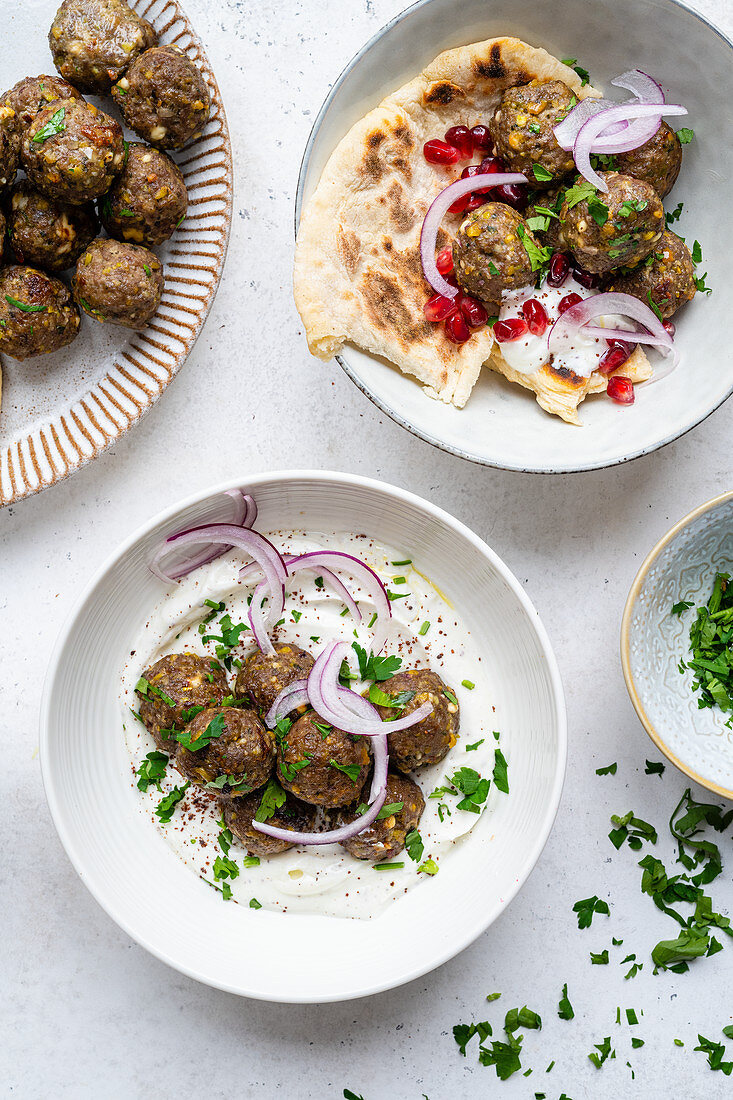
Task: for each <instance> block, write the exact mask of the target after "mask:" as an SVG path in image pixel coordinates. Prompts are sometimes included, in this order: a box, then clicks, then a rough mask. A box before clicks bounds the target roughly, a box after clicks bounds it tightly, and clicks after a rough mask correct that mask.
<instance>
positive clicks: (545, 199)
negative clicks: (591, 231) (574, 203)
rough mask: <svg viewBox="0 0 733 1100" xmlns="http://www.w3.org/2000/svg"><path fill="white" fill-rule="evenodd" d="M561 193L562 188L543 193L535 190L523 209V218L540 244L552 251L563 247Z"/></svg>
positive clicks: (560, 249)
mask: <svg viewBox="0 0 733 1100" xmlns="http://www.w3.org/2000/svg"><path fill="white" fill-rule="evenodd" d="M563 194H564V191H563V189H562V188H559V189H558V190H557V191H549V192H545V193H544V194H543V193H542V192H535V193H534V194H533V195H532V196H531V197H530V202H529V205H528V206H527V209H526V210H525V211H524V220H525V221H526V222H527V225H528V226H529V228H530V229H531V231H532V232H533V233H534V235H535V237H536V238H537V240H538V241H539V242H540V243H541V244H543V245H547V246H548V247H549V248H551V249H552V251H553V252H557V251H562V249H563V241H562V225H561V224H560V209H561V207H562V200H563ZM553 215H554V217H553Z"/></svg>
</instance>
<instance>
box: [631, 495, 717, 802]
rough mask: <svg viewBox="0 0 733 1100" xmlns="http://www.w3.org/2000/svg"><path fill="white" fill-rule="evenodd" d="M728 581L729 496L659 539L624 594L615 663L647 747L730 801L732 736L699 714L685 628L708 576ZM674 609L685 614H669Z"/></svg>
mask: <svg viewBox="0 0 733 1100" xmlns="http://www.w3.org/2000/svg"><path fill="white" fill-rule="evenodd" d="M719 572H720V573H731V574H733V492H728V493H723V495H722V496H719V497H715V498H714V499H713V500H709V501H707V503H706V504H701V505H700V507H699V508H696V509H695V510H694V511H693V512H690V514H689V515H687V516H685V517H684V519H681V520H680V521H679V523H677V524H675V526H674V527H672V529H671V530H670V531H668V532H667V534H666V535H665V536H664V537H663V538H662V539H660V541H659V542H658V543H657V545H656V546H655V547H654V549H653V550H652V551H651V553H650V554H649V555H648V556H647V558H646V560H645V562H644V563H643V565H642V567H641V569H640V570H639V572H638V574H637V576H636V579H635V580H634V583H633V584H632V586H631V591H630V592H629V595H628V598H627V600H626V607H625V609H624V616H623V621H622V624H621V663H622V665H623V670H624V678H625V680H626V687H627V689H628V692H629V695H630V697H631V702H632V703H633V704H634V707H635V708H636V713H637V714H638V715H639V718H640V719H641V721H642V723H643V725H644V728H645V729H646V731H647V733H648V734H649V736H650V737H651V739H652V741H653V742H654V744H655V745H656V746H657V748H659V749H660V750H661V751H662V752H663V753H664V754H665V756H666V757H667V758H668V759H669V760H670V761H671V763H673V764H674V765H675V767H677V768H679V769H680V771H683V772H684V773H685V775H688V776H689V777H690V779H694V780H695V782H696V783H700V784H702V786H704V787H707V788H708V790H710V791H713V792H714V793H715V794H718V795H722V796H723V797H724V798H727V799H730V800H731V801H733V728H731V727H729V726H728V725H727V722H728V721H729V720H730V719H731V715H730V714H725V713H723V711H721V710H720V709H719V708H718V707H712V708H704V709H701V708H700V707H699V706H698V698H699V694H698V693H697V692H693V689H692V684H693V680H694V673H693V671H692V670H691V669H689V668H685V669H683V670H682V671H680V662H681V661H682V662H685V664H686V663H687V660H688V658H689V657H690V656H691V654H690V625H691V624H692V623H693V622H694V620H695V617H696V608H697V607H699V606H701V605H703V604H706V603H707V601H708V599H709V597H710V594H711V592H712V588H713V581H714V579H715V574H716V573H719ZM681 601H686V602H689V603H691V605H692V606H691V607H689V608H686V609H684V610H682V611H681V612H680V613H679V614H673V613H672V608H673V606H674V605H675V604H677V603H680V602H681Z"/></svg>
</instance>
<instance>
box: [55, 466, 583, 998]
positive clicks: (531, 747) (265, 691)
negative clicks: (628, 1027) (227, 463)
mask: <svg viewBox="0 0 733 1100" xmlns="http://www.w3.org/2000/svg"><path fill="white" fill-rule="evenodd" d="M306 517H307V519H306ZM304 522H305V526H304ZM120 593H124V596H125V598H124V599H120ZM81 680H83V681H84V683H85V684H87V685H88V687H89V691H88V694H85V697H84V703H83V705H82V707H81V711H80V710H79V708H78V707H77V706H76V704H74V703H73V702H72V700H74V699H78V697H79V686H78V685H79V683H80V681H81ZM43 709H44V717H43V729H44V733H43V748H42V761H43V774H44V782H45V784H46V791H47V795H48V798H49V804H50V806H51V810H52V813H53V816H54V820H55V823H56V825H57V828H58V830H59V833H60V835H61V838H62V840H63V843H64V844H65V846H66V848H67V851H68V852H69V855H70V857H71V859H72V860H73V862H74V863H75V865H76V866H77V868H78V869H79V870H80V871H81V873H82V874H83V877H84V880H85V882H86V884H87V885H88V886H89V888H90V889H91V890H92V892H93V893H94V894H95V896H96V897H97V898H98V900H99V901H100V902H101V903H102V904H103V905H104V906H105V908H107V909H108V911H109V912H110V913H111V914H112V916H113V917H114V919H115V920H116V921H117V922H118V923H120V924H121V925H122V927H124V928H126V929H127V930H128V931H129V932H130V933H131V935H133V936H134V937H135V938H136V939H138V940H139V942H141V943H143V944H144V945H145V946H146V947H148V949H149V950H151V951H153V952H154V953H156V954H158V955H159V956H160V957H161V958H164V959H165V960H166V961H167V962H169V963H170V964H171V965H173V966H175V967H178V968H179V969H181V970H183V971H184V972H186V973H189V974H192V975H194V976H195V977H197V978H199V979H200V980H203V981H206V982H210V983H211V984H214V985H217V986H220V987H222V988H227V989H231V990H232V991H235V992H238V993H243V994H246V995H248V996H255V997H266V998H268V999H275V1000H301V1001H318V1000H327V999H338V998H342V997H349V996H358V995H360V994H361V993H365V992H373V991H375V990H376V989H380V988H388V987H389V986H392V985H395V984H398V983H400V982H402V981H407V980H409V978H410V977H415V976H417V974H419V973H424V972H425V971H426V970H428V969H430V968H431V967H433V966H436V965H438V963H439V962H440V961H442V960H443V959H445V958H448V957H450V956H451V955H452V954H454V953H455V952H456V951H458V950H460V949H461V947H462V946H465V944H467V943H468V942H470V940H471V939H473V938H474V937H475V936H476V935H477V934H478V933H479V932H480V931H481V930H482V929H483V928H485V927H486V926H487V924H488V923H490V922H491V921H492V920H493V919H494V917H495V916H496V915H497V914H498V913H499V912H501V910H502V909H503V908H504V907H505V906H506V905H507V904H508V903H509V901H510V900H511V898H512V897H513V896H514V894H515V893H516V891H517V890H518V889H519V888H520V886H521V884H522V883H523V882H524V880H525V878H526V877H527V875H528V874H529V871H530V869H531V867H532V866H533V864H534V862H535V860H536V859H537V857H538V855H539V852H540V851H541V848H542V846H543V844H544V842H545V839H546V837H547V834H548V832H549V829H550V826H551V823H552V820H553V818H554V814H555V811H556V808H557V804H558V802H559V797H560V790H561V786H562V778H563V774H564V766H565V751H566V750H565V716H564V705H563V700H562V690H561V687H560V681H559V677H558V673H557V668H556V664H555V659H554V656H553V655H552V652H551V650H550V648H549V643H548V641H547V638H546V636H545V634H544V630H543V628H542V626H541V624H540V623H539V620H538V618H537V615H536V612H535V611H534V609H533V608H532V607H531V605H530V604H529V601H528V600H527V598H526V596H525V595H524V593H523V592H522V590H521V587H520V586H519V584H518V582H517V581H516V580H515V578H513V577H512V575H511V573H510V572H509V571H508V570H507V569H506V566H504V565H503V563H501V562H500V561H499V559H498V558H496V556H495V555H494V554H493V553H492V551H490V550H489V548H488V547H486V546H485V545H484V544H483V543H482V542H481V541H480V540H479V539H477V538H476V536H475V535H473V534H472V533H471V532H470V531H468V530H467V529H466V528H464V527H463V526H462V525H461V524H459V523H458V522H457V521H456V520H454V519H453V518H452V517H450V516H448V515H446V514H445V513H443V512H441V511H440V510H439V509H436V508H434V507H433V506H432V505H430V504H429V503H428V502H426V501H423V500H420V499H419V498H417V497H414V496H412V495H411V494H409V493H406V492H404V491H403V490H400V489H396V488H393V487H391V486H386V485H382V484H380V483H378V482H373V481H369V480H367V479H363V478H357V477H352V476H347V475H338V474H329V473H310V472H308V473H295V474H293V473H288V472H286V473H282V474H268V475H262V476H259V477H256V478H251V479H248V481H247V483H246V485H245V484H244V483H242V482H240V483H238V484H235V485H231V486H224V487H220V488H218V489H215V490H211V491H210V492H207V493H206V494H203V495H200V496H198V497H196V498H194V499H192V500H190V501H188V502H184V503H183V504H181V505H178V506H176V507H175V508H174V509H171V510H170V511H169V512H168V513H167V514H166V515H164V516H162V517H159V518H158V519H157V520H155V521H154V522H153V523H151V524H148V526H147V527H146V528H145V529H144V530H143V531H140V532H138V533H137V534H136V535H134V536H133V537H132V538H131V539H130V540H129V541H128V543H127V544H126V545H125V546H124V547H122V548H121V549H120V550H119V551H118V552H117V553H116V554H115V556H114V559H113V560H112V561H110V563H108V565H107V566H105V567H104V569H103V570H102V571H101V573H100V575H99V577H98V578H96V580H95V581H93V583H92V585H91V586H90V589H89V590H88V592H87V593H86V594H85V596H84V597H83V598H82V600H81V601H80V604H79V606H78V608H77V609H76V611H75V612H74V614H73V616H72V620H71V621H70V623H69V625H68V628H67V632H66V634H65V636H64V638H62V640H61V641H60V643H59V648H58V650H57V655H56V657H55V659H54V661H53V662H52V669H51V672H50V673H49V678H48V682H47V686H46V693H45V702H44V708H43ZM530 823H531V824H530ZM458 898H460V904H457V899H458ZM174 914H175V918H174ZM151 918H152V919H151ZM202 927H205V928H206V929H207V934H206V946H205V947H204V946H203V944H200V943H199V939H200V937H199V935H198V934H197V932H196V929H198V928H202ZM300 930H307V934H308V936H309V937H311V936H313V937H314V939H313V941H312V944H313V947H314V950H313V951H309V952H307V954H306V957H303V955H302V952H301V951H300V949H299V947H298V944H299V943H300V942H301V939H300V936H299V935H298V934H297V933H298V932H299V931H300ZM293 933H296V934H293ZM274 944H277V945H278V946H277V952H278V958H279V959H280V962H279V964H278V966H276V967H273V966H272V965H271V963H270V961H268V959H269V957H270V947H269V946H268V945H274ZM319 945H320V946H319Z"/></svg>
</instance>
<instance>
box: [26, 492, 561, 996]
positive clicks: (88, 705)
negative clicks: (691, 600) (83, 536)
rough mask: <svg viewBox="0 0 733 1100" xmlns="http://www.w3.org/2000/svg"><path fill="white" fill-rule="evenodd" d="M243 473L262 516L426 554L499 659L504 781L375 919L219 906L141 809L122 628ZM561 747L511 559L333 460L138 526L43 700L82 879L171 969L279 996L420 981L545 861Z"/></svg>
mask: <svg viewBox="0 0 733 1100" xmlns="http://www.w3.org/2000/svg"><path fill="white" fill-rule="evenodd" d="M234 486H242V487H244V488H246V489H247V490H248V491H249V492H251V493H252V494H253V495H254V496H255V498H256V499H257V502H258V506H259V519H258V527H259V528H260V529H261V530H263V531H277V530H282V529H283V528H285V529H287V528H293V527H297V528H303V527H307V528H308V529H309V530H311V531H319V530H321V531H323V530H325V531H328V530H339V529H340V530H346V531H365V532H368V533H369V534H370V535H372V536H373V537H374V538H376V539H377V540H378V541H382V542H384V543H386V544H388V545H392V546H399V547H400V548H401V549H402V550H404V552H405V554H406V555H407V556H409V557H414V558H415V559H416V560H419V561H420V563H421V567H422V568H423V569H424V570H425V571H426V572H427V573H428V575H429V576H430V577H431V579H432V581H433V582H434V583H435V584H436V585H437V586H438V587H439V588H440V589H441V590H442V591H443V592H444V593H445V595H446V596H447V598H448V599H449V600H450V601H451V603H452V604H453V606H454V607H455V608H456V611H457V612H459V613H460V614H461V615H462V616H463V618H464V620H465V622H466V623H467V625H468V627H469V629H470V630H471V632H472V634H473V636H474V639H475V641H476V644H477V646H478V647H479V649H480V651H481V653H482V655H483V658H484V660H485V661H486V663H487V666H489V667H490V668H491V682H492V703H493V706H494V707H495V708H496V712H495V715H494V714H492V715H491V721H492V723H493V722H494V721H495V722H496V728H497V729H500V730H501V733H502V748H503V750H504V752H505V754H506V757H507V762H508V766H509V787H510V791H509V795H508V797H506V798H502V799H501V800H500V801H498V803H497V805H496V807H495V808H493V807H492V809H491V812H487V813H485V814H484V815H483V816H482V818H481V820H480V821H479V822H478V823H477V824H476V826H475V828H474V829H473V830H472V832H471V834H470V835H469V836H468V837H467V838H466V841H465V842H463V843H461V844H460V845H459V846H457V847H456V849H455V851H454V852H452V853H451V858H450V859H448V860H446V862H445V865H444V866H443V867H441V870H440V874H439V875H436V876H435V878H434V879H431V881H430V882H425V883H420V884H419V885H418V886H417V887H416V889H415V890H413V891H411V892H410V893H409V894H407V895H405V896H404V897H402V898H400V900H399V901H398V902H396V903H395V904H394V905H392V906H390V907H389V908H388V909H387V910H386V911H385V912H384V913H382V914H380V915H379V916H378V917H376V918H374V919H373V920H344V919H339V918H335V917H325V916H313V915H305V914H300V913H297V914H296V913H292V914H287V913H285V914H283V913H272V912H268V911H267V910H266V909H262V910H259V911H255V910H253V909H249V908H246V907H245V906H243V905H239V904H231V903H230V904H226V905H225V904H223V903H222V900H221V897H220V895H219V894H217V893H216V892H215V891H214V890H211V889H210V888H209V886H208V885H207V884H206V883H205V882H204V881H203V880H202V879H200V878H199V877H198V876H197V875H196V874H195V873H194V871H192V870H191V868H189V867H187V866H185V865H184V863H183V861H182V860H181V859H179V857H178V856H177V855H176V853H175V852H174V851H173V849H172V848H171V847H170V845H168V844H167V843H166V841H165V839H164V837H163V835H162V833H161V832H160V831H158V830H157V829H156V827H155V826H154V825H153V824H152V822H151V821H150V819H149V818H147V817H145V815H143V814H141V813H140V812H139V809H138V806H139V800H138V792H137V791H136V790H135V786H134V782H133V779H132V776H131V772H130V758H129V754H128V751H127V748H126V746H125V740H124V734H123V732H122V728H121V720H120V713H119V705H118V702H117V695H118V688H119V675H120V670H121V668H122V665H123V663H124V659H125V657H126V655H129V649H130V638H131V637H133V636H134V635H135V634H137V631H138V629H139V628H140V626H141V623H142V622H143V621H144V620H145V617H146V616H147V615H148V613H149V612H150V609H151V607H153V606H154V604H156V603H157V602H158V600H159V599H160V597H161V595H162V591H163V585H162V584H161V582H160V581H158V580H156V578H155V577H154V576H153V575H152V573H151V572H150V570H149V569H148V565H147V563H148V561H149V559H150V555H151V552H152V549H153V547H155V546H157V545H158V544H159V542H160V540H161V539H162V538H165V536H166V535H168V534H170V533H171V532H172V531H175V530H179V529H180V528H181V527H186V526H192V525H194V524H196V523H203V522H207V521H210V520H213V519H215V518H217V517H220V516H221V514H222V510H223V507H224V505H223V504H222V496H221V494H222V491H223V490H224V489H228V488H232V487H234ZM489 728H492V727H489ZM464 732H467V731H464ZM566 748H567V738H566V724H565V705H564V700H563V692H562V685H561V683H560V676H559V673H558V669H557V664H556V661H555V658H554V656H553V653H552V649H551V647H550V643H549V641H548V638H547V635H546V633H545V631H544V628H543V626H542V624H541V622H540V620H539V616H538V615H537V612H536V611H535V609H534V608H533V606H532V604H531V603H530V601H529V599H528V598H527V596H526V595H525V593H524V592H523V591H522V588H521V585H520V584H519V582H518V581H517V579H516V578H515V577H514V576H513V575H512V574H511V572H510V571H509V569H508V568H507V567H506V565H504V563H503V562H502V561H501V559H500V558H498V557H497V556H496V554H494V552H493V551H492V550H490V549H489V547H488V546H487V545H486V544H485V543H484V542H482V541H481V539H479V538H478V537H477V536H476V535H474V534H473V532H471V531H469V530H468V528H467V527H464V526H463V524H462V523H459V522H458V520H455V519H453V517H452V516H449V515H448V514H447V513H446V512H443V511H441V510H440V509H439V508H436V507H435V506H434V505H433V504H431V503H430V502H429V501H426V500H422V499H420V498H419V497H416V496H414V495H413V494H412V493H408V492H406V491H405V490H404V489H398V488H395V487H394V486H391V485H384V484H382V483H380V482H378V481H372V480H370V479H368V478H363V477H356V476H354V475H351V474H334V473H323V472H320V473H319V472H315V473H314V472H306V473H302V472H295V473H294V472H285V473H273V474H259V475H257V476H256V477H252V478H243V479H241V480H239V479H238V480H237V481H233V482H230V483H229V484H227V485H222V486H219V487H217V488H214V489H210V490H208V491H207V492H204V493H198V494H197V495H196V496H193V497H190V498H189V499H188V500H184V501H182V502H180V503H179V504H177V505H175V506H174V507H172V508H169V509H168V510H167V511H165V512H164V513H163V514H162V515H160V516H157V517H156V518H155V519H153V520H151V521H149V522H148V523H146V524H145V526H144V527H142V528H141V529H140V530H139V531H137V532H135V533H134V534H132V535H131V536H130V537H129V538H128V539H127V540H126V542H125V543H124V544H123V545H122V546H121V547H119V549H117V550H116V551H115V553H114V554H113V556H112V557H111V558H110V560H109V561H108V562H107V563H106V564H105V565H104V566H102V568H101V569H100V571H99V572H98V573H97V575H96V577H94V578H93V579H92V580H91V582H90V584H89V587H88V588H87V590H86V592H84V593H83V594H82V596H81V597H80V599H79V603H78V605H77V607H76V608H75V609H74V611H73V612H72V615H71V618H70V620H69V622H68V623H67V625H66V626H65V628H64V630H63V631H62V633H61V637H60V638H59V640H58V643H57V646H56V651H55V653H54V656H53V658H52V660H51V664H50V668H49V672H48V677H47V680H46V688H45V693H44V701H43V706H42V712H41V765H42V769H43V781H44V785H45V788H46V796H47V798H48V803H49V806H50V808H51V813H52V816H53V820H54V823H55V825H56V828H57V830H58V833H59V836H60V838H61V841H62V843H63V845H64V847H65V848H66V851H67V853H68V855H69V858H70V859H71V862H72V863H73V865H74V867H75V868H76V870H77V872H78V874H79V876H80V878H81V880H82V882H83V883H84V885H85V886H86V887H87V889H88V890H90V891H91V893H92V894H93V895H94V897H95V898H96V899H97V901H98V902H99V903H100V905H102V906H103V907H104V908H105V909H106V910H107V912H108V913H109V915H110V916H111V917H112V918H113V919H114V920H115V921H116V922H117V923H118V924H119V925H120V927H121V928H123V929H124V930H125V931H126V932H127V933H128V934H129V935H130V936H132V937H133V938H134V939H136V940H137V941H138V943H140V944H142V946H143V947H145V948H147V950H148V951H151V952H152V953H153V954H154V955H156V956H157V957H158V958H160V959H162V960H163V961H164V962H166V963H168V964H169V965H170V966H173V967H176V968H177V969H178V970H181V971H182V972H183V973H184V974H188V975H190V976H191V977H193V978H196V979H198V980H199V981H202V982H207V983H208V984H210V985H214V986H218V987H219V988H221V989H226V990H228V991H229V992H232V993H239V994H243V995H246V996H249V997H261V998H265V999H267V1000H273V1001H300V1002H318V1001H330V1000H340V999H345V998H349V997H362V996H365V995H366V994H369V993H375V992H377V991H379V990H382V989H388V988H391V987H392V986H396V985H400V984H402V983H403V982H407V981H410V980H411V979H413V978H417V977H419V976H420V975H421V974H424V973H426V972H427V971H428V970H432V969H433V968H434V967H436V966H438V965H439V964H440V963H442V962H445V960H446V959H449V958H451V957H452V956H453V955H455V954H457V952H459V951H461V950H462V949H463V948H464V947H466V946H467V945H468V944H469V943H470V942H471V941H472V940H474V939H475V938H476V936H478V935H479V934H480V933H481V932H483V931H484V930H485V929H486V928H487V927H488V926H489V925H490V924H491V923H492V921H493V920H495V919H496V917H497V916H498V915H499V913H501V912H502V911H503V910H504V909H505V908H506V906H507V905H508V904H509V902H510V901H511V900H512V898H513V897H514V896H515V894H516V893H517V892H518V891H519V890H520V889H521V887H522V884H523V883H524V882H525V881H526V879H527V876H528V875H529V873H530V871H531V870H532V868H533V867H534V865H535V863H536V861H537V859H538V858H539V855H540V853H541V851H542V848H543V847H544V844H545V841H546V840H547V837H548V835H549V832H550V829H551V827H552V823H553V821H554V818H555V813H556V811H557V807H558V804H559V802H560V793H561V791H562V783H563V777H564V774H565V757H566ZM304 944H305V945H306V947H305V948H304ZM486 949H487V951H490V950H491V945H490V943H489V944H487V947H486Z"/></svg>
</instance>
